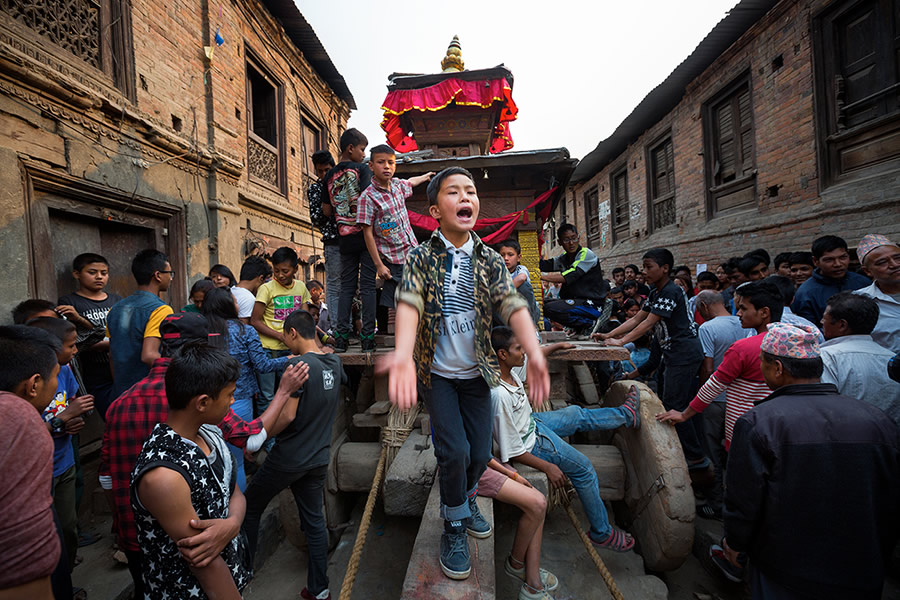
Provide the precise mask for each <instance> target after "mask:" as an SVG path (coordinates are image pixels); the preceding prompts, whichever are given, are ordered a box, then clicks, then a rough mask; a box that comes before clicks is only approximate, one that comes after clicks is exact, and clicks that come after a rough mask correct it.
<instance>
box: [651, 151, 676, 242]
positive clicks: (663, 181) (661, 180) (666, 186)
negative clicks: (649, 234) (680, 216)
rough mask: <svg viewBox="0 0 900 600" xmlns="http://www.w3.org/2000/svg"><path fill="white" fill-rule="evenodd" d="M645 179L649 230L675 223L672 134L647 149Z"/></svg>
mask: <svg viewBox="0 0 900 600" xmlns="http://www.w3.org/2000/svg"><path fill="white" fill-rule="evenodd" d="M647 155H648V160H647V169H648V173H647V181H648V187H649V194H648V197H649V199H650V206H649V208H650V219H649V221H650V222H649V226H650V230H651V231H655V230H657V229H661V228H663V227H668V226H669V225H674V224H675V152H674V147H673V145H672V136H671V135H668V134H667V135H666V136H665V137H664V138H663V139H662V140H659V141H658V142H657V143H656V144H654V145H653V146H651V147H650V148H649V149H648V150H647Z"/></svg>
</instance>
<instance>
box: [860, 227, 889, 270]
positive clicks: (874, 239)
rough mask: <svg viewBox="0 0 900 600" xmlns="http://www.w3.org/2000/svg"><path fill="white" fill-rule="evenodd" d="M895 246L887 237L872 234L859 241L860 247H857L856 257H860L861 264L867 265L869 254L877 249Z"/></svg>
mask: <svg viewBox="0 0 900 600" xmlns="http://www.w3.org/2000/svg"><path fill="white" fill-rule="evenodd" d="M893 245H894V244H893V243H892V242H891V240H889V239H887V236H884V235H881V234H880V233H870V234H868V235H864V236H863V239H861V240H859V245H858V246H857V247H856V256H857V257H859V262H860V263H862V264H865V261H866V256H867V255H868V254H869V252H871V251H872V250H874V249H875V248H880V247H882V246H893Z"/></svg>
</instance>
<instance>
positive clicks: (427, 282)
mask: <svg viewBox="0 0 900 600" xmlns="http://www.w3.org/2000/svg"><path fill="white" fill-rule="evenodd" d="M470 235H471V236H472V240H473V241H474V243H475V247H474V249H473V250H472V270H473V274H474V277H475V311H476V313H477V314H478V317H477V318H476V319H475V356H476V359H477V361H478V369H479V371H480V372H481V375H482V377H484V380H485V381H486V382H487V384H488V385H489V386H491V387H496V386H498V385H500V365H499V363H498V362H497V355H496V353H495V352H494V349H493V348H492V347H491V319H492V317H493V315H494V313H495V312H496V313H497V314H498V315H499V316H500V317H501V318H502V319H503V321H505V322H507V323H508V322H509V317H510V316H511V315H512V314H513V313H514V312H515V311H517V310H519V309H520V308H524V309H526V310H527V309H528V304H527V302H526V301H525V299H524V298H522V296H520V295H519V294H518V292H516V288H515V286H514V285H513V282H512V277H510V275H509V269H507V268H506V265H505V264H504V262H503V259H502V258H500V255H499V254H497V253H496V252H495V251H494V250H493V249H491V248H489V247H488V246H486V245H485V244H484V243H483V242H482V241H481V239H480V238H479V237H478V236H477V235H475V234H474V233H472V234H470ZM447 267H448V253H447V248H446V246H445V244H444V242H443V240H441V237H440V234H439V230H436V231H435V232H434V234H432V236H431V238H430V239H429V240H428V241H426V242H424V243H422V244H420V245H419V246H416V247H415V248H413V250H412V251H411V252H410V254H409V257H408V258H407V260H406V265H405V266H404V268H403V281H402V282H401V284H400V289H399V291H398V293H397V300H398V301H399V302H405V303H406V304H409V305H411V306H414V307H415V308H416V310H417V311H418V312H419V329H418V332H417V335H416V346H415V351H414V352H413V357H414V360H415V362H416V377H417V379H418V380H419V382H421V383H423V384H424V385H426V386H429V387H430V386H431V361H432V359H433V358H434V349H435V346H436V344H437V335H438V331H439V328H440V326H441V306H443V303H444V285H443V284H444V275H445V274H446V272H447Z"/></svg>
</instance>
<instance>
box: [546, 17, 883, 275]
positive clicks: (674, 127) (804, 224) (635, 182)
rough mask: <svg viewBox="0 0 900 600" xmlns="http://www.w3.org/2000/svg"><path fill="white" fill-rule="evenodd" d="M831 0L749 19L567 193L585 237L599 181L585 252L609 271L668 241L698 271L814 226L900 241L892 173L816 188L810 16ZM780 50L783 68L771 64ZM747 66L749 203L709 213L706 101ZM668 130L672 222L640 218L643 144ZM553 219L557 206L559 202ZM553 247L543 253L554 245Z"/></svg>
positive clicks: (801, 243) (781, 245)
mask: <svg viewBox="0 0 900 600" xmlns="http://www.w3.org/2000/svg"><path fill="white" fill-rule="evenodd" d="M826 4H827V2H826V1H825V0H814V1H810V0H807V1H799V2H790V1H785V2H781V3H779V4H778V5H776V6H775V7H774V8H773V9H772V10H771V11H770V12H769V13H768V14H767V15H766V16H765V17H764V18H763V19H761V20H760V21H758V22H757V23H756V24H755V25H754V26H752V27H751V28H750V29H749V30H748V31H747V32H746V33H745V34H744V35H743V36H742V37H741V38H740V39H739V40H738V41H737V42H736V43H735V44H733V45H732V46H731V47H730V48H729V49H728V50H726V51H725V52H724V53H723V54H722V55H720V56H719V57H718V59H717V60H716V61H715V62H713V64H712V65H710V66H709V67H708V68H707V69H706V70H705V71H704V72H703V73H702V74H701V75H700V76H699V77H697V78H696V79H695V80H694V81H693V82H691V83H690V85H689V86H688V87H687V89H686V91H685V94H684V97H683V98H682V100H681V101H680V103H679V104H678V105H677V106H676V107H675V108H674V109H673V110H672V111H671V112H670V113H669V114H667V115H666V116H665V117H664V118H662V119H661V120H660V121H659V122H657V123H655V124H654V125H653V126H651V127H650V128H649V129H647V130H646V131H645V132H644V133H643V134H642V135H641V136H640V137H639V138H638V139H637V140H636V141H634V142H633V143H632V144H631V145H630V146H629V147H628V148H627V149H626V150H625V152H623V153H622V154H621V155H620V156H618V157H616V159H615V160H613V161H612V162H611V163H610V164H609V165H607V166H606V167H605V168H604V169H602V170H601V171H600V172H599V173H597V174H595V175H594V176H593V177H591V178H590V179H589V180H587V181H585V182H582V183H579V184H577V185H575V186H572V187H570V189H569V190H568V193H567V194H566V202H567V207H566V209H567V214H568V222H570V223H574V224H575V225H576V226H577V227H578V229H579V232H580V234H581V237H582V241H584V240H585V233H584V232H585V226H586V223H585V211H584V193H585V192H586V191H587V190H589V189H591V188H592V187H593V186H597V187H598V189H599V195H600V215H601V227H602V237H601V243H600V244H597V245H595V246H593V250H595V251H596V252H597V254H598V255H599V256H600V257H601V259H602V260H603V262H604V263H605V265H606V268H607V270H611V268H612V267H614V266H620V265H624V264H626V263H629V262H635V263H638V264H639V263H640V261H639V259H640V257H641V255H642V254H643V252H644V251H646V250H647V249H648V248H651V247H655V246H665V247H668V248H669V249H671V250H672V252H673V253H674V254H675V260H676V262H677V263H685V264H688V265H690V266H691V268H692V269H693V268H694V265H695V264H697V263H707V264H710V265H713V264H717V263H719V262H722V261H724V260H725V259H727V258H728V257H731V256H735V255H742V254H744V253H746V252H747V251H749V250H752V249H754V248H760V247H762V248H766V249H767V250H768V251H769V252H770V253H771V254H772V255H773V256H774V255H775V254H777V253H779V252H783V251H788V250H808V249H809V246H810V244H811V242H812V240H813V239H814V238H816V237H818V236H820V235H825V234H836V235H841V236H843V237H844V238H845V239H846V240H847V242H848V244H849V245H850V246H851V247H853V246H855V245H856V242H858V240H859V239H860V237H862V236H863V235H864V234H866V233H870V232H876V231H877V232H879V233H884V234H887V235H889V236H892V237H893V238H894V239H898V238H900V210H897V208H896V206H897V202H896V201H892V200H893V199H895V198H897V196H898V195H900V172H897V171H894V172H888V173H882V174H880V175H878V176H873V177H869V178H865V179H857V180H856V181H854V182H853V183H849V184H843V185H841V186H833V187H830V188H828V189H824V190H823V189H820V182H819V174H818V164H817V158H816V129H815V128H816V123H815V113H814V110H815V94H814V82H813V49H812V40H811V38H812V34H811V19H812V17H813V16H814V15H815V14H816V13H817V12H818V11H819V10H821V9H822V8H823V7H824V6H825V5H826ZM777 57H781V60H782V61H783V65H782V66H780V67H778V66H777V63H773V61H775V59H776V58H777ZM744 73H749V76H750V89H751V98H752V109H753V122H754V128H755V133H754V139H755V143H756V151H755V152H756V168H757V175H756V200H757V205H756V206H755V207H754V208H751V209H749V210H743V211H740V212H734V213H730V214H724V215H721V216H716V217H714V218H709V217H708V216H707V197H706V180H705V175H704V159H703V151H704V146H703V135H704V132H703V125H702V106H703V104H704V103H705V102H707V101H708V100H709V99H710V98H711V97H713V96H714V95H715V94H716V93H717V92H718V91H719V90H721V89H722V88H724V87H725V86H728V85H729V84H730V83H731V82H733V81H735V80H736V78H738V77H740V76H741V75H742V74H744ZM667 131H671V135H672V141H673V146H674V156H675V159H674V161H675V162H674V164H675V188H676V192H675V204H676V217H675V224H674V225H670V226H668V227H664V228H662V229H660V230H658V231H653V232H651V231H650V228H649V226H648V200H647V196H648V192H647V181H646V178H647V173H648V166H647V164H646V162H647V159H646V152H647V147H648V145H650V144H652V143H653V142H654V141H656V140H657V139H658V138H659V137H660V136H661V135H663V134H665V132H667ZM622 165H627V169H628V175H627V177H628V196H629V198H628V199H629V204H630V206H629V213H630V217H631V218H630V225H629V237H627V238H626V239H624V240H616V243H613V239H612V231H611V227H610V220H609V206H610V205H609V201H610V174H611V173H612V172H614V171H616V170H618V169H619V168H621V167H622ZM556 214H557V216H559V215H560V209H557V213H556ZM559 252H560V249H559V248H558V247H549V246H548V253H549V254H558V253H559Z"/></svg>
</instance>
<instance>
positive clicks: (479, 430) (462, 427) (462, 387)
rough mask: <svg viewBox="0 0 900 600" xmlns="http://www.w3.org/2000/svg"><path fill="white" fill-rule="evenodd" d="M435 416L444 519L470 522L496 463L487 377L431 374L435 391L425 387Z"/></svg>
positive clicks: (433, 430)
mask: <svg viewBox="0 0 900 600" xmlns="http://www.w3.org/2000/svg"><path fill="white" fill-rule="evenodd" d="M419 391H420V393H421V395H422V397H423V398H424V399H425V408H426V409H428V414H429V415H431V433H432V441H433V442H434V455H435V457H437V463H438V467H439V468H440V470H439V471H438V480H439V484H440V486H441V487H440V490H441V518H443V519H444V520H446V521H461V520H463V519H467V518H468V517H469V516H470V515H471V512H470V510H469V502H468V498H469V496H472V495H474V494H475V492H477V490H478V480H479V479H480V478H481V475H482V474H483V473H484V469H485V468H486V467H487V464H488V462H489V461H490V460H491V426H492V425H491V422H492V420H493V416H492V414H491V389H490V388H489V387H488V384H487V383H485V381H484V379H483V378H481V377H475V378H473V379H448V378H446V377H441V376H440V375H435V374H434V373H432V374H431V388H430V389H429V388H426V387H425V386H420V390H419Z"/></svg>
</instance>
